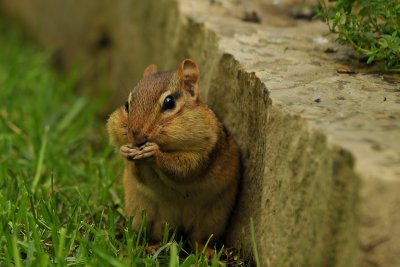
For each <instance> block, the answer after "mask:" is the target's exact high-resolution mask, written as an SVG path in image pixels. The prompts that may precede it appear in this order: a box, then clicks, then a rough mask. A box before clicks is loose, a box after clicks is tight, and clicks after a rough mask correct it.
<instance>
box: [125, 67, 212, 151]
mask: <svg viewBox="0 0 400 267" xmlns="http://www.w3.org/2000/svg"><path fill="white" fill-rule="evenodd" d="M198 80H199V69H198V68H197V66H196V64H195V63H194V62H193V61H192V60H190V59H186V60H184V61H183V62H182V63H181V64H180V65H179V67H178V69H177V70H176V71H175V72H174V71H171V72H157V67H156V66H155V65H154V64H152V65H150V66H148V67H147V68H146V69H145V70H144V73H143V79H142V80H141V81H139V83H138V84H137V85H136V86H135V88H134V89H133V90H132V91H131V93H130V94H129V96H128V100H127V101H126V103H125V106H124V109H125V112H126V115H127V124H126V131H127V138H128V140H129V142H131V143H132V144H133V145H134V146H138V147H140V146H141V145H143V144H145V143H146V142H156V143H157V144H159V145H160V147H162V148H164V149H166V150H175V149H178V148H179V149H185V147H191V146H195V145H198V144H197V143H198V142H196V141H195V139H196V134H194V132H196V131H194V129H196V128H198V127H199V125H198V124H199V122H200V121H201V120H202V118H200V119H199V118H198V117H199V116H200V117H201V115H200V114H198V110H197V109H198V108H200V107H202V108H203V109H204V107H205V105H204V104H203V103H202V101H201V100H200V96H199V87H198ZM201 127H204V126H203V125H202V126H201ZM192 130H193V131H192ZM200 131H201V130H200ZM202 138H203V137H202ZM203 139H204V138H203ZM202 142H203V143H204V140H203V141H202Z"/></svg>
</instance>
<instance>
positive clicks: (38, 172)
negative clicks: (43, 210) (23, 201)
mask: <svg viewBox="0 0 400 267" xmlns="http://www.w3.org/2000/svg"><path fill="white" fill-rule="evenodd" d="M49 129H50V127H49V126H48V125H47V126H46V127H45V128H44V134H43V138H42V144H41V146H40V151H39V158H38V161H37V165H36V172H35V177H34V178H33V182H32V191H33V192H35V190H36V187H37V185H38V183H39V180H40V177H41V175H42V169H43V161H44V154H45V152H46V145H47V139H48V133H49Z"/></svg>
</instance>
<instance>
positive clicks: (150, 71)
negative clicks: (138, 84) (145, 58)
mask: <svg viewBox="0 0 400 267" xmlns="http://www.w3.org/2000/svg"><path fill="white" fill-rule="evenodd" d="M156 72H157V66H156V65H154V64H150V65H148V66H147V68H145V69H144V71H143V78H144V77H147V76H149V75H152V74H154V73H156Z"/></svg>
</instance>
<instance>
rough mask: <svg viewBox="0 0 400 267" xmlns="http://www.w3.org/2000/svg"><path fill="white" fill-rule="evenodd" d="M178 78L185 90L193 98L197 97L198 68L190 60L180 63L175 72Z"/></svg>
mask: <svg viewBox="0 0 400 267" xmlns="http://www.w3.org/2000/svg"><path fill="white" fill-rule="evenodd" d="M177 74H178V78H179V80H181V81H182V82H183V85H184V87H185V89H186V90H187V91H188V92H189V93H190V94H191V95H192V96H194V97H196V98H197V97H198V95H199V86H198V82H199V75H200V72H199V68H197V65H196V63H194V62H193V61H192V60H190V59H185V60H184V61H182V63H181V65H180V66H179V68H178V70H177Z"/></svg>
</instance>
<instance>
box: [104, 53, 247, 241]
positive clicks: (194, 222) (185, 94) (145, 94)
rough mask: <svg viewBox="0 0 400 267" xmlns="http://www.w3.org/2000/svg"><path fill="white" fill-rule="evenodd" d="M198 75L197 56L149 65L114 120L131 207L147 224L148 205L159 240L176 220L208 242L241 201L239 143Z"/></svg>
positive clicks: (110, 126) (110, 125)
mask: <svg viewBox="0 0 400 267" xmlns="http://www.w3.org/2000/svg"><path fill="white" fill-rule="evenodd" d="M198 81H199V69H198V67H197V66H196V64H195V63H194V62H193V61H192V60H190V59H186V60H184V61H183V62H182V63H181V64H180V65H179V67H178V69H177V71H169V72H157V67H156V66H155V65H154V64H152V65H149V66H148V67H147V68H146V69H145V70H144V73H143V78H142V80H140V81H139V83H138V84H137V85H136V86H135V87H134V88H133V90H132V91H131V92H130V94H129V97H128V101H126V103H125V105H124V106H121V107H119V108H118V109H117V110H115V111H114V112H113V113H112V114H111V115H110V117H109V119H108V122H107V130H108V134H109V138H110V143H111V144H112V145H114V146H115V147H116V148H117V150H118V151H119V153H120V155H122V157H123V159H124V162H125V169H124V173H123V183H124V191H125V209H126V214H127V215H128V216H133V225H134V229H135V230H139V228H140V224H141V221H142V219H141V213H142V211H143V210H145V211H146V218H147V223H148V229H149V237H150V240H152V241H153V242H157V241H161V240H162V238H163V231H164V227H165V224H166V223H168V225H169V226H170V227H171V228H172V229H180V230H183V232H184V233H185V236H187V237H188V240H189V242H190V244H192V245H194V244H196V243H197V244H198V246H200V247H202V245H203V244H204V243H205V242H206V241H207V239H208V238H209V237H210V235H211V234H212V235H213V237H215V239H217V238H219V237H221V235H222V234H223V233H224V230H225V228H226V224H227V220H228V217H229V215H230V212H231V210H232V207H233V204H234V202H235V198H236V194H237V190H238V181H239V165H240V156H239V149H238V146H237V144H236V143H235V141H234V140H233V139H232V137H230V136H229V135H228V134H227V133H226V131H225V130H224V128H223V126H222V124H221V123H220V122H219V121H218V119H217V117H216V116H215V114H214V113H213V112H212V111H211V110H210V109H209V108H208V107H207V105H206V104H205V103H204V102H203V101H202V99H201V97H200V95H199V85H198ZM215 239H214V240H215Z"/></svg>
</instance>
